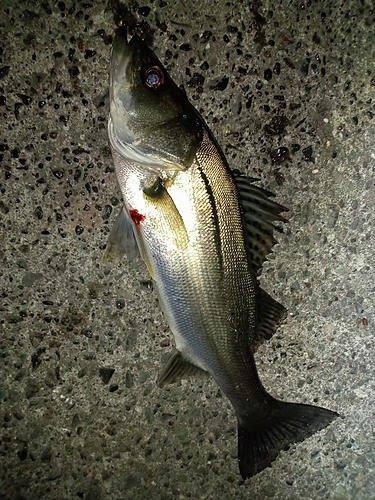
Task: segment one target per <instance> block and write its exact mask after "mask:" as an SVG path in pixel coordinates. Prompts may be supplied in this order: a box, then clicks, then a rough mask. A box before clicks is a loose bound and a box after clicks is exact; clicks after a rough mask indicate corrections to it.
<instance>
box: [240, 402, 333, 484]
mask: <svg viewBox="0 0 375 500" xmlns="http://www.w3.org/2000/svg"><path fill="white" fill-rule="evenodd" d="M272 402H273V404H274V408H273V409H272V410H271V412H270V416H269V417H268V418H267V417H266V418H264V419H262V421H261V424H260V425H259V424H257V425H256V426H254V424H251V422H250V424H249V423H246V420H245V419H244V421H243V422H242V419H239V424H238V461H239V466H240V473H241V476H242V477H243V479H246V478H248V477H251V476H254V475H255V474H258V472H261V471H262V470H263V469H265V468H266V467H269V466H270V465H271V462H273V461H274V460H275V458H276V457H277V455H278V454H279V452H280V451H282V450H284V451H286V450H287V449H288V448H289V446H290V445H291V444H292V443H297V442H299V441H303V440H304V439H306V438H308V437H309V436H311V435H312V434H314V433H315V432H317V431H319V430H321V429H323V428H324V427H326V426H327V425H328V424H329V423H330V422H331V421H332V420H333V419H335V418H336V417H337V416H338V414H337V413H335V412H333V411H330V410H326V409H325V408H320V407H318V406H310V405H304V404H297V403H285V402H282V401H278V400H272ZM271 404H272V403H271Z"/></svg>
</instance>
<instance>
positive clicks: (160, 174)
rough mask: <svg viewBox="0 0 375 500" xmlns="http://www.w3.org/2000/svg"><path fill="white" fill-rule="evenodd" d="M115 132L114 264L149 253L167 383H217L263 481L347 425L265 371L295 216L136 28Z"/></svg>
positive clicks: (122, 71)
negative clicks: (283, 461)
mask: <svg viewBox="0 0 375 500" xmlns="http://www.w3.org/2000/svg"><path fill="white" fill-rule="evenodd" d="M108 132H109V139H110V144H111V149H112V155H113V160H114V164H115V169H116V174H117V179H118V182H119V185H120V188H121V192H122V195H123V199H124V209H123V211H122V212H121V213H120V215H119V217H118V219H117V221H116V223H115V227H114V229H113V230H112V232H111V235H110V238H109V242H108V246H107V251H106V255H105V259H106V260H110V259H112V258H114V259H116V258H118V257H119V256H120V255H121V254H122V253H124V252H125V253H127V255H128V257H129V258H133V257H134V256H135V255H136V253H137V252H138V250H139V252H140V254H141V256H142V258H143V260H144V261H145V262H146V264H147V267H148V270H149V272H150V275H151V277H152V279H153V280H154V283H155V288H156V289H157V293H158V296H159V301H160V305H161V307H162V310H163V312H164V314H165V317H166V319H167V321H168V324H169V326H170V329H171V331H172V332H173V335H174V339H175V344H176V348H175V350H174V351H173V352H172V354H171V356H170V358H169V360H168V361H167V363H166V365H165V366H164V368H163V369H162V372H161V374H160V375H159V378H158V383H159V384H160V385H163V384H165V383H169V382H173V381H175V380H177V379H178V378H180V377H181V376H183V375H185V374H194V373H197V372H208V373H209V374H210V375H211V376H212V377H213V378H214V379H215V381H216V382H217V384H218V385H219V386H220V388H221V389H222V391H223V392H224V393H225V394H226V396H227V397H228V399H229V400H230V401H231V403H232V405H233V407H234V409H235V412H236V415H237V419H238V460H239V468H240V473H241V475H242V477H243V478H244V479H245V478H248V477H250V476H253V475H254V474H257V473H258V472H260V471H261V470H263V469H264V468H265V467H267V466H269V465H270V464H271V462H272V461H273V460H274V459H275V458H276V456H277V455H278V453H279V451H280V450H283V449H285V448H287V447H288V446H289V445H290V444H291V443H293V442H297V441H302V440H303V439H305V438H306V437H308V436H310V435H311V434H313V433H314V432H316V431H318V430H320V429H322V428H324V427H325V426H326V425H328V424H329V423H330V422H331V421H332V420H333V419H334V418H335V417H336V416H337V414H336V413H334V412H332V411H330V410H326V409H324V408H319V407H316V406H309V405H302V404H295V403H286V402H282V401H279V400H276V399H275V398H273V397H272V396H271V395H270V394H268V393H267V392H266V390H265V389H264V387H263V386H262V384H261V382H260V380H259V377H258V374H257V370H256V366H255V362H254V356H253V352H254V349H255V346H256V345H257V344H258V343H259V342H261V341H262V340H264V339H268V338H270V337H271V335H272V334H273V333H274V331H275V329H276V328H277V327H278V325H279V323H280V320H281V319H282V317H283V316H284V315H285V309H284V307H283V306H281V305H280V304H279V303H277V302H276V301H275V300H274V299H273V298H271V297H270V296H269V295H268V294H267V293H266V292H265V291H263V290H262V289H261V288H260V286H259V282H258V279H257V273H258V271H259V269H260V268H261V266H262V264H263V262H264V260H265V259H266V255H267V254H268V253H269V252H270V251H271V248H272V246H273V244H274V243H275V240H274V237H273V233H274V229H275V225H274V222H275V221H280V222H283V221H285V219H284V218H283V217H282V215H281V213H282V212H283V211H285V210H286V209H285V208H284V207H282V206H281V205H279V204H277V203H275V202H274V201H272V200H271V199H270V198H271V197H272V196H273V195H272V194H271V193H269V192H267V191H264V190H263V189H261V188H259V187H257V186H256V185H254V183H253V182H254V181H255V179H250V178H247V177H246V176H244V175H243V174H241V173H239V172H236V171H231V170H230V168H229V166H228V164H227V161H226V159H225V157H224V155H223V153H222V151H221V149H220V147H219V146H218V144H217V142H216V140H215V139H214V137H213V136H212V134H211V132H210V130H209V129H208V127H207V125H206V124H205V122H204V121H203V119H202V117H201V116H200V115H199V114H198V112H197V111H196V110H195V108H194V107H193V106H192V105H191V104H190V103H189V101H188V99H187V97H186V95H185V93H184V92H183V91H182V90H181V89H179V88H178V87H177V85H176V84H175V83H174V82H173V80H172V79H171V78H170V76H169V75H168V73H167V71H166V69H165V68H164V67H163V65H162V64H161V62H160V61H159V59H158V58H157V57H156V55H155V54H154V53H153V52H152V51H151V50H150V48H149V47H148V46H147V44H146V43H145V42H144V41H143V40H142V39H141V38H140V37H139V36H137V35H134V36H133V37H132V38H131V39H130V41H128V35H127V32H126V29H125V28H124V27H120V28H118V30H117V32H116V36H115V39H114V42H113V47H112V53H111V69H110V119H109V124H108Z"/></svg>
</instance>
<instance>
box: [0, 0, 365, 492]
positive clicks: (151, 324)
mask: <svg viewBox="0 0 375 500" xmlns="http://www.w3.org/2000/svg"><path fill="white" fill-rule="evenodd" d="M128 7H129V9H130V10H131V12H132V13H133V14H134V15H135V16H136V19H137V21H138V22H140V21H143V22H144V23H148V24H149V26H150V27H151V29H152V30H153V31H154V37H153V38H154V43H153V47H154V50H155V51H156V52H157V54H158V55H159V56H160V57H161V60H162V61H163V62H165V64H166V66H167V67H168V69H169V70H170V72H171V75H172V76H173V78H174V79H175V81H176V82H177V83H178V84H183V85H184V87H185V89H186V91H187V94H188V96H189V97H190V99H191V100H192V102H193V103H194V105H195V106H196V107H197V109H198V110H199V111H200V112H201V113H202V115H203V116H204V118H205V119H206V120H207V123H208V125H209V126H210V128H211V129H212V131H213V132H214V134H215V135H216V137H217V139H218V141H219V143H220V144H221V146H222V147H223V150H224V152H225V154H226V156H227V159H228V161H229V163H230V165H231V166H232V167H233V168H238V169H241V170H242V171H243V172H247V173H248V174H249V175H252V176H256V177H258V178H259V179H260V185H262V186H264V187H265V188H267V189H270V190H272V191H273V192H275V193H276V195H277V198H276V200H277V201H278V202H280V203H282V204H284V205H286V206H288V207H289V208H290V213H289V219H290V222H289V224H288V225H287V227H286V229H285V231H284V234H283V235H280V236H279V237H278V239H279V242H280V244H279V245H277V246H276V247H275V249H274V253H273V254H272V256H271V257H270V260H269V262H268V263H267V264H266V266H265V268H264V271H263V274H262V278H261V282H262V286H263V287H264V288H265V289H266V290H267V291H268V292H269V293H271V294H272V295H273V296H274V297H275V298H276V299H277V300H279V301H280V302H281V303H282V304H284V305H285V306H286V307H287V308H288V311H289V314H288V317H287V320H286V322H285V323H284V325H283V326H282V327H281V328H280V329H279V330H278V332H277V333H276V334H275V335H274V337H273V338H272V339H271V340H270V341H268V342H266V343H265V344H263V345H262V346H261V347H260V349H259V351H258V354H257V364H258V368H259V374H260V378H261V380H262V381H263V383H264V385H265V386H266V387H267V389H268V390H269V391H270V392H271V393H272V394H273V395H275V396H277V397H279V398H281V399H284V400H290V401H298V402H304V403H314V402H315V403H317V404H319V405H321V406H325V407H327V408H330V409H332V410H335V411H337V412H339V413H340V418H338V419H337V420H336V421H334V422H333V423H332V424H331V425H330V426H329V427H328V428H327V429H325V430H323V431H321V432H320V433H318V434H316V435H314V436H313V437H311V438H310V439H308V440H306V441H304V442H303V443H299V444H298V445H294V446H292V447H291V448H290V450H289V451H287V452H283V453H281V455H280V456H279V457H278V459H277V460H276V461H275V462H274V464H273V466H272V468H268V469H266V470H264V471H263V472H262V473H260V474H259V475H257V476H255V477H253V478H251V479H249V480H247V481H246V482H243V481H242V480H241V477H240V475H239V471H238V465H237V440H236V421H235V415H234V412H233V410H232V407H231V406H230V404H229V402H228V401H227V400H226V398H225V397H224V396H223V395H222V394H221V392H220V390H219V389H218V387H217V386H216V385H215V384H214V383H213V382H212V381H209V380H204V379H191V380H187V381H183V382H181V383H179V384H176V385H172V386H169V387H165V388H162V389H160V388H158V387H157V386H156V384H155V379H156V377H157V374H158V372H159V371H160V369H161V366H162V363H163V361H164V359H165V358H166V357H167V355H168V353H169V352H170V349H171V346H172V344H173V339H172V338H171V335H170V332H169V330H168V327H167V325H166V323H165V320H164V318H163V316H162V314H161V312H160V309H159V307H158V301H157V297H156V294H155V291H154V290H153V289H152V283H151V282H150V278H149V276H148V274H147V271H146V269H145V267H144V265H143V264H142V263H132V264H128V263H127V262H126V261H124V262H122V263H121V264H116V265H112V266H111V265H104V264H103V263H102V262H101V257H102V254H103V250H104V248H105V244H106V239H107V236H108V233H109V231H110V228H111V226H112V224H113V222H114V220H115V217H116V215H117V213H118V211H119V209H120V207H121V197H120V191H119V188H118V186H117V184H116V179H115V174H114V170H113V166H112V159H111V156H110V151H109V144H108V139H107V131H106V124H107V117H108V107H109V106H108V104H109V103H108V62H109V54H110V46H111V41H112V35H113V33H114V30H115V24H114V20H113V19H114V13H115V11H117V12H118V5H117V4H116V3H115V2H110V3H106V2H104V1H93V0H91V1H90V0H85V1H82V2H81V1H72V0H67V1H65V2H63V1H53V2H52V1H51V0H46V1H43V0H42V1H41V2H31V1H23V2H14V1H11V0H3V2H2V3H1V6H0V31H1V38H0V40H1V41H0V114H1V117H0V169H1V174H0V263H1V264H0V297H1V300H0V338H1V344H0V423H1V432H0V470H1V473H0V498H1V499H5V500H34V499H53V500H54V499H59V500H68V499H69V500H70V499H84V500H100V499H110V500H112V499H113V500H117V499H119V500H120V499H134V500H138V499H148V498H152V499H163V500H169V499H173V500H174V499H189V498H190V499H213V500H214V499H229V498H230V499H250V498H251V499H252V500H263V499H278V500H279V499H282V500H286V499H287V500H289V499H290V500H295V499H330V500H346V499H356V500H358V499H373V498H375V440H374V433H375V428H374V399H375V383H374V377H375V362H374V354H375V349H374V347H375V305H374V302H375V280H374V267H375V266H374V261H375V259H374V247H375V231H374V213H375V141H374V137H375V116H374V115H375V65H374V61H375V51H374V47H375V13H374V4H373V2H372V1H370V0H363V1H346V2H339V1H327V2H323V1H320V2H319V1H311V2H310V1H309V2H304V1H301V2H288V1H287V0H281V1H270V0H269V1H260V2H254V3H248V2H234V1H228V2H220V1H213V0H211V1H209V0H206V1H205V2H200V3H198V2H194V1H190V0H189V1H188V0H186V1H185V2H182V1H175V2H174V1H171V0H166V1H161V0H155V1H149V3H147V2H145V3H144V4H142V3H139V4H138V3H136V2H130V3H129V4H128Z"/></svg>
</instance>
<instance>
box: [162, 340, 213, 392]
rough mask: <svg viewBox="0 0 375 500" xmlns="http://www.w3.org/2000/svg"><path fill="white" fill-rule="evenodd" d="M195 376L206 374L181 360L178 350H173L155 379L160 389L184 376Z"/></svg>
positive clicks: (183, 359)
mask: <svg viewBox="0 0 375 500" xmlns="http://www.w3.org/2000/svg"><path fill="white" fill-rule="evenodd" d="M197 374H205V375H207V372H206V371H205V370H202V368H199V367H198V366H196V365H193V363H190V361H187V360H186V359H185V358H183V356H182V354H181V353H180V351H179V350H178V349H173V351H172V352H171V355H170V356H169V358H168V360H167V362H166V363H165V365H164V366H163V368H162V370H161V373H160V375H159V377H158V379H157V384H158V385H159V386H160V387H161V386H162V385H164V384H173V383H174V382H177V381H178V380H180V379H181V378H183V377H185V376H186V375H197Z"/></svg>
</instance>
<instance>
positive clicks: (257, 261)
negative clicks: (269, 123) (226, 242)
mask: <svg viewBox="0 0 375 500" xmlns="http://www.w3.org/2000/svg"><path fill="white" fill-rule="evenodd" d="M233 178H234V181H235V184H236V188H237V194H238V199H239V202H240V207H241V214H242V222H243V227H244V232H245V246H246V251H247V256H248V259H249V264H250V268H251V271H252V273H253V275H254V278H255V279H257V274H258V271H259V269H260V268H261V267H262V265H263V262H264V261H265V260H266V257H267V255H268V254H269V253H270V252H271V251H272V247H273V245H274V244H275V243H276V240H275V238H274V236H273V233H274V231H275V230H276V231H279V232H282V229H281V228H280V227H278V226H275V225H274V224H273V222H275V221H280V222H287V220H286V219H285V218H284V217H282V216H281V215H280V214H281V213H282V212H287V211H288V209H287V208H285V207H283V206H282V205H279V204H278V203H275V202H274V201H272V200H270V198H271V197H273V196H275V195H274V194H273V193H271V192H270V191H266V190H265V189H262V188H260V187H258V186H255V185H254V184H253V182H255V181H257V180H258V179H255V178H250V177H246V176H245V175H244V174H242V173H240V172H238V171H234V172H233Z"/></svg>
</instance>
